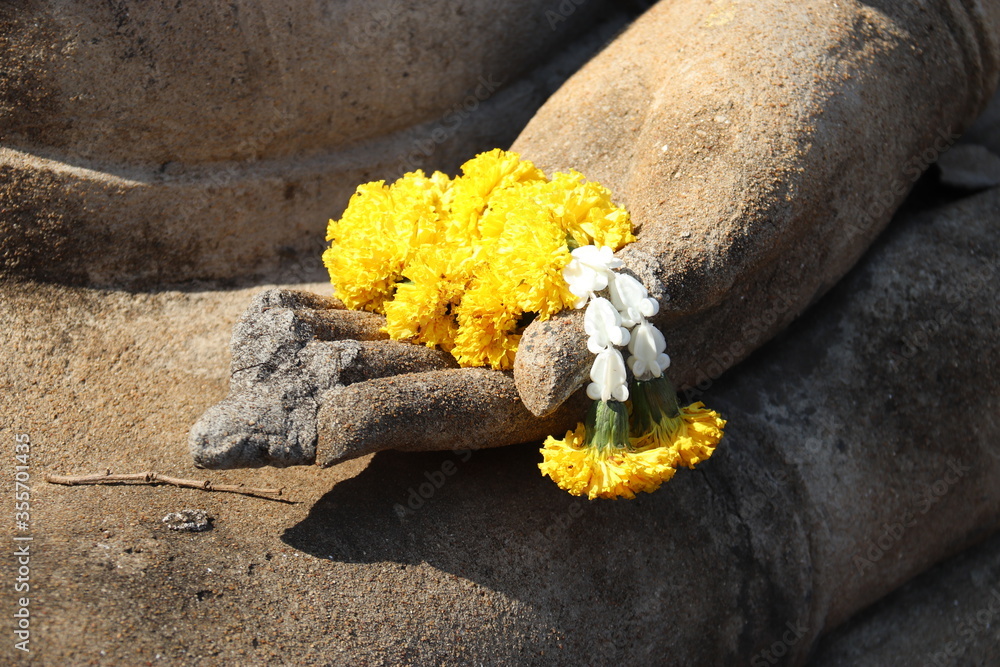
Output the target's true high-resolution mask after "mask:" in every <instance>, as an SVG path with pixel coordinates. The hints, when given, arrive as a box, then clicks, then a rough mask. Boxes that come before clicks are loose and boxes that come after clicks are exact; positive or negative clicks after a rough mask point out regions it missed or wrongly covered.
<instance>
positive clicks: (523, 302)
mask: <svg viewBox="0 0 1000 667" xmlns="http://www.w3.org/2000/svg"><path fill="white" fill-rule="evenodd" d="M525 190H527V188H510V189H508V190H505V191H503V192H501V193H498V194H497V195H496V196H495V197H494V198H493V199H492V200H491V201H490V207H489V210H488V212H487V213H486V214H485V215H484V216H483V224H484V225H486V224H491V225H494V226H495V227H496V228H501V227H502V232H501V233H500V235H499V237H498V238H497V239H496V241H495V242H491V243H490V245H489V252H488V255H487V256H486V257H487V259H488V262H487V265H486V267H485V270H486V271H488V275H484V276H482V278H483V280H484V282H490V283H491V288H492V289H496V290H499V291H500V292H501V293H503V294H504V295H506V300H507V301H508V302H509V303H513V304H516V306H517V308H518V309H519V310H521V311H522V312H526V313H537V314H538V316H539V317H540V319H543V320H546V319H548V318H549V317H551V316H552V315H554V314H555V313H558V312H559V311H560V310H563V309H564V308H567V307H569V306H572V305H573V304H574V303H575V302H576V297H575V296H574V295H573V293H572V292H570V290H569V285H568V284H567V283H566V280H565V278H563V275H562V270H563V268H565V267H566V265H567V264H569V262H570V260H572V255H570V252H569V247H568V246H567V243H566V233H565V232H564V231H563V230H562V229H560V228H559V227H558V225H556V224H555V222H554V221H553V220H552V217H551V214H550V212H549V211H548V209H546V208H545V207H544V206H543V205H541V204H539V203H538V202H537V201H534V200H532V199H531V198H529V197H526V196H524V191H525ZM496 220H502V223H495V224H494V221H496Z"/></svg>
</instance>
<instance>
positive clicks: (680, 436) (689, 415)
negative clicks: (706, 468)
mask: <svg viewBox="0 0 1000 667" xmlns="http://www.w3.org/2000/svg"><path fill="white" fill-rule="evenodd" d="M725 425H726V420H725V419H721V418H720V417H719V413H717V412H715V411H714V410H709V409H708V408H706V407H705V405H704V403H702V402H700V401H699V402H697V403H692V404H691V405H689V406H687V407H686V408H681V424H680V428H679V429H678V432H677V435H676V437H675V439H674V443H675V444H674V448H675V449H676V450H677V454H678V455H679V456H680V458H681V461H682V462H683V463H684V465H686V466H687V467H688V468H694V467H695V465H696V464H698V463H701V462H702V461H704V460H706V459H707V458H708V457H710V456H711V455H712V452H714V451H715V446H716V445H717V444H718V443H719V441H720V440H721V439H722V429H723V427H725Z"/></svg>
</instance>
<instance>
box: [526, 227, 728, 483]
mask: <svg viewBox="0 0 1000 667" xmlns="http://www.w3.org/2000/svg"><path fill="white" fill-rule="evenodd" d="M572 254H573V260H572V261H571V262H570V264H569V265H568V266H567V267H566V268H565V269H564V270H563V278H564V279H565V280H566V282H567V283H568V284H569V288H570V291H571V292H572V293H573V294H575V295H577V297H578V300H577V302H576V304H574V306H575V307H576V308H582V307H583V306H584V305H586V306H587V311H586V312H585V313H584V329H585V331H586V332H587V334H588V336H589V338H588V339H587V349H589V350H590V351H591V352H592V353H593V354H595V355H596V357H595V359H594V364H593V366H592V367H591V370H590V379H591V383H590V384H589V385H587V396H589V397H590V398H591V400H593V401H594V403H593V404H592V405H591V409H590V411H589V412H588V414H587V419H586V421H585V422H583V423H579V424H577V427H576V429H575V430H573V431H568V432H567V433H566V436H565V437H564V438H563V439H562V440H557V439H555V438H554V437H552V436H549V437H548V438H546V440H545V443H544V445H543V446H542V449H541V453H542V462H541V463H539V464H538V467H539V469H540V470H541V471H542V474H543V475H548V476H549V477H551V478H552V480H553V481H554V482H555V483H556V484H558V485H559V487H560V488H562V489H565V490H566V491H569V492H570V493H571V494H573V495H575V496H579V495H584V494H586V495H587V497H588V498H590V499H591V500H593V499H594V498H618V497H625V498H634V497H635V494H636V493H637V492H641V491H646V492H652V491H655V490H656V489H658V488H659V487H660V485H661V484H662V483H663V482H666V481H668V480H669V479H670V478H671V477H673V476H674V472H676V470H677V468H678V467H679V466H680V465H685V466H687V467H689V468H693V467H694V466H695V465H696V464H697V463H700V462H702V461H704V460H706V459H707V458H709V457H710V456H711V455H712V452H714V451H715V446H716V445H717V444H718V443H719V441H720V440H721V439H722V429H723V427H724V426H725V425H726V422H725V420H723V419H721V418H720V417H719V415H718V413H716V412H714V411H712V410H708V409H707V408H705V406H704V404H702V403H700V402H699V403H694V404H692V405H689V406H687V407H685V408H680V407H679V406H678V405H677V392H676V391H674V388H673V386H672V385H671V384H670V382H669V381H668V380H667V378H666V376H665V375H664V371H665V370H666V369H667V367H668V366H669V365H670V357H668V356H667V354H666V341H665V340H664V338H663V334H662V333H660V330H659V329H657V328H656V327H655V326H653V325H652V324H651V323H650V322H649V321H647V319H646V318H649V317H653V316H654V315H656V313H657V312H659V304H658V303H657V302H656V301H655V300H654V299H651V298H649V293H648V292H647V290H646V288H645V287H644V286H643V285H642V283H640V282H639V281H638V280H636V279H635V278H633V277H631V276H629V275H627V274H621V273H616V272H615V271H614V269H617V268H620V267H621V266H622V262H621V260H619V259H617V258H615V256H614V254H613V253H612V250H611V248H607V247H595V246H585V247H581V248H577V249H576V250H574V251H573V253H572ZM605 290H606V291H607V293H608V296H609V297H610V300H609V299H607V298H604V297H603V296H598V292H603V291H605ZM626 345H627V346H628V350H629V352H630V353H631V354H630V355H629V358H628V367H629V368H630V369H631V370H632V374H633V379H632V380H631V382H627V374H626V371H625V360H624V358H623V357H622V353H621V352H620V351H619V350H618V347H621V346H626ZM626 401H628V402H629V403H630V404H631V410H629V406H628V405H626V403H625V402H626Z"/></svg>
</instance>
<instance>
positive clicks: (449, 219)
mask: <svg viewBox="0 0 1000 667" xmlns="http://www.w3.org/2000/svg"><path fill="white" fill-rule="evenodd" d="M326 238H327V241H329V242H330V246H329V247H328V248H327V250H326V252H324V253H323V263H324V264H325V265H326V267H327V269H328V270H329V273H330V279H331V281H332V282H333V284H334V288H335V293H336V295H337V296H338V297H339V298H340V299H341V300H342V301H343V302H344V304H345V305H347V307H348V308H355V309H364V310H370V311H373V312H376V313H383V314H385V316H386V331H387V332H388V333H389V335H390V337H392V338H394V339H397V340H411V341H414V342H418V343H422V344H425V345H428V346H432V347H434V346H436V347H440V348H442V349H444V350H447V351H449V352H451V353H452V354H453V355H454V356H455V358H456V359H457V360H458V361H459V363H460V364H461V365H463V366H486V365H488V366H491V367H493V368H498V369H509V368H511V367H512V365H513V360H514V355H515V353H516V351H517V344H518V341H519V339H520V334H521V330H522V329H523V326H524V323H525V322H527V321H529V320H530V319H532V318H536V317H537V318H539V319H542V320H544V319H548V318H549V317H551V316H552V315H553V314H555V313H557V312H559V311H560V310H562V309H564V308H566V307H568V306H572V305H573V304H574V303H575V302H576V297H575V296H574V295H573V294H572V293H571V292H570V291H569V288H568V286H567V285H566V282H565V281H564V280H563V278H562V270H563V268H565V266H566V265H567V264H569V262H570V260H571V256H570V251H571V250H572V249H573V248H575V247H577V246H583V245H589V244H596V245H602V246H609V247H611V248H612V249H614V250H618V249H619V248H621V247H622V246H624V245H625V244H626V243H630V242H632V241H634V240H635V236H634V235H633V234H632V223H631V220H630V218H629V216H628V213H627V212H626V211H625V209H624V208H622V207H620V206H616V205H615V204H614V203H612V201H611V193H610V192H609V191H608V190H607V188H605V187H603V186H601V185H600V184H598V183H594V182H588V181H585V180H584V178H583V176H582V175H581V174H579V173H578V172H575V171H571V172H570V173H568V174H562V173H557V174H555V175H554V176H553V178H552V179H551V180H549V179H547V178H546V177H545V174H544V173H542V171H541V170H539V169H538V168H536V167H535V166H534V165H533V164H532V163H531V162H530V161H527V160H521V159H520V156H519V155H518V154H517V153H512V152H509V151H503V150H500V149H495V150H492V151H489V152H486V153H481V154H480V155H477V156H476V157H475V158H473V159H472V160H469V161H468V162H466V163H465V164H464V165H462V175H461V176H458V177H456V178H454V179H451V178H449V177H448V176H447V175H445V174H442V173H441V172H434V173H433V174H432V175H431V176H429V177H428V176H426V175H425V174H424V173H423V172H422V171H419V170H418V171H415V172H411V173H407V174H405V175H403V176H402V177H401V178H399V179H398V180H396V181H395V182H394V183H392V184H389V185H387V184H386V183H385V182H384V181H377V182H374V183H367V184H365V185H362V186H360V187H358V190H357V192H356V193H355V194H354V196H353V197H352V198H351V201H350V203H349V204H348V206H347V209H346V210H345V211H344V214H343V216H341V218H340V220H331V221H330V224H329V227H328V229H327V237H326Z"/></svg>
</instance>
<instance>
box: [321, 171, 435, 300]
mask: <svg viewBox="0 0 1000 667" xmlns="http://www.w3.org/2000/svg"><path fill="white" fill-rule="evenodd" d="M449 183H450V181H449V179H448V177H447V176H446V175H444V174H441V173H439V172H438V173H435V174H434V175H433V176H431V178H427V177H426V176H424V173H423V172H422V171H416V172H413V173H409V174H405V175H404V176H403V177H402V178H400V179H399V180H397V181H396V182H395V183H393V184H392V185H388V186H387V185H386V184H385V181H376V182H374V183H366V184H364V185H360V186H358V189H357V192H355V194H354V195H353V196H352V197H351V201H350V203H349V204H348V206H347V209H346V210H345V211H344V214H343V216H342V217H341V219H340V220H330V224H329V226H328V228H327V235H326V240H327V241H330V247H329V248H327V250H326V252H324V253H323V263H324V264H325V265H326V268H327V270H328V271H329V273H330V280H331V282H333V284H334V289H335V293H336V295H337V297H338V298H340V299H341V300H342V301H343V302H344V304H345V305H346V306H347V307H348V308H356V309H358V308H363V309H365V310H371V311H374V312H382V311H383V305H384V303H385V302H386V301H387V300H388V299H391V298H392V295H393V292H394V291H395V287H396V283H397V282H399V280H400V279H401V277H402V274H403V269H404V267H405V266H406V264H407V261H408V259H409V257H410V256H411V254H412V253H413V252H414V251H415V250H416V249H417V248H419V247H420V246H421V245H425V244H432V243H436V242H437V240H438V239H439V237H440V236H441V231H442V222H441V216H442V214H443V213H444V207H443V204H442V197H443V196H444V193H445V190H446V188H447V187H448V184H449Z"/></svg>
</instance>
